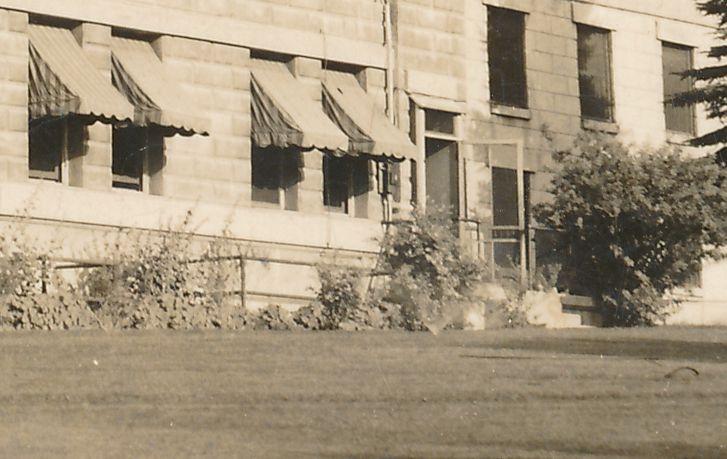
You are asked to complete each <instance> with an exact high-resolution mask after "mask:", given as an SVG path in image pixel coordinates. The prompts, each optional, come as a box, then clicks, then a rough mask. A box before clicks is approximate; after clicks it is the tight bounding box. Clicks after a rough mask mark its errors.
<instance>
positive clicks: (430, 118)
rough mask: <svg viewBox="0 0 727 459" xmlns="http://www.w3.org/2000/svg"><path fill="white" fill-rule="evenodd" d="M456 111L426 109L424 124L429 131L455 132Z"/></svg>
mask: <svg viewBox="0 0 727 459" xmlns="http://www.w3.org/2000/svg"><path fill="white" fill-rule="evenodd" d="M454 117H455V115H454V113H449V112H443V111H441V110H426V111H425V114H424V125H425V129H426V130H427V131H434V132H441V133H444V134H454Z"/></svg>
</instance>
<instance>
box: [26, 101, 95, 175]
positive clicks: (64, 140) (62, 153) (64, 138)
mask: <svg viewBox="0 0 727 459" xmlns="http://www.w3.org/2000/svg"><path fill="white" fill-rule="evenodd" d="M48 118H51V121H52V122H58V123H61V126H60V131H61V132H60V137H61V139H60V143H61V144H60V145H59V149H58V152H57V155H58V156H57V157H56V158H54V159H55V160H56V166H55V168H54V171H53V172H47V171H41V170H37V169H32V168H31V161H30V157H31V156H32V154H33V142H32V141H31V136H32V135H33V133H32V132H31V131H32V130H33V129H37V127H33V126H32V124H33V123H34V122H43V121H42V120H29V122H28V178H29V179H30V180H37V181H42V182H47V183H58V184H63V185H68V184H69V166H70V164H69V156H70V155H69V149H70V147H71V140H70V137H71V133H70V129H71V126H70V124H71V123H72V120H71V119H70V117H69V115H65V116H61V117H48ZM80 140H81V141H83V139H80Z"/></svg>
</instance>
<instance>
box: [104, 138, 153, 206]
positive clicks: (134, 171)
mask: <svg viewBox="0 0 727 459" xmlns="http://www.w3.org/2000/svg"><path fill="white" fill-rule="evenodd" d="M163 158H164V140H163V136H162V133H161V132H159V131H158V130H157V129H155V128H153V127H138V126H129V127H116V128H114V130H113V153H112V160H111V173H112V186H113V187H114V188H122V189H127V190H134V191H145V192H149V193H151V194H161V193H160V191H159V190H158V188H159V185H158V183H159V181H160V180H161V177H160V174H161V168H162V167H163V161H164V160H163Z"/></svg>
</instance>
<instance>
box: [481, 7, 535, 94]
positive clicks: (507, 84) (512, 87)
mask: <svg viewBox="0 0 727 459" xmlns="http://www.w3.org/2000/svg"><path fill="white" fill-rule="evenodd" d="M487 53H488V59H489V71H490V99H492V101H493V102H496V103H498V104H503V105H509V106H514V107H522V108H525V107H527V105H528V91H527V83H526V81H527V79H526V76H525V14H524V13H521V12H519V11H513V10H507V9H503V8H494V7H489V8H487Z"/></svg>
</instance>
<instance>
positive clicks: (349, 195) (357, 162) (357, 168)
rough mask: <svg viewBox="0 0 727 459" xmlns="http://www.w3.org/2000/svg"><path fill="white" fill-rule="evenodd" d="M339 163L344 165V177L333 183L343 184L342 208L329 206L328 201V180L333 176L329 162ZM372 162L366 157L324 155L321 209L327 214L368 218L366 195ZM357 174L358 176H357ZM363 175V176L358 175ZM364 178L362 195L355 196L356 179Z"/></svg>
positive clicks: (369, 183)
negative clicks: (344, 194) (344, 196)
mask: <svg viewBox="0 0 727 459" xmlns="http://www.w3.org/2000/svg"><path fill="white" fill-rule="evenodd" d="M331 161H340V162H341V164H343V165H344V168H345V169H344V171H343V172H344V176H343V177H340V175H337V176H336V178H337V180H336V181H335V182H337V183H339V184H343V185H344V187H345V189H346V198H345V199H343V200H342V201H341V202H342V204H343V205H342V206H341V207H339V206H331V205H330V204H328V203H327V202H328V201H329V192H328V190H329V188H330V182H331V180H330V178H331V177H333V174H332V173H331V172H330V167H331V166H330V162H331ZM371 161H374V160H373V159H369V158H368V157H367V156H364V155H362V156H349V155H344V156H340V157H339V156H335V155H333V154H330V153H324V156H323V163H322V167H321V169H322V171H323V207H324V209H325V210H326V212H327V213H330V214H339V215H347V216H349V217H354V218H368V210H367V205H368V195H369V193H370V191H371V190H370V187H371V173H370V167H369V166H370V164H369V163H370V162H371ZM357 174H359V175H357ZM360 174H364V175H360ZM361 178H364V179H365V180H362V181H361V183H360V184H361V185H365V190H364V192H363V193H360V194H356V185H357V179H361ZM364 197H365V198H366V201H363V202H358V200H359V199H363V198H364Z"/></svg>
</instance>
